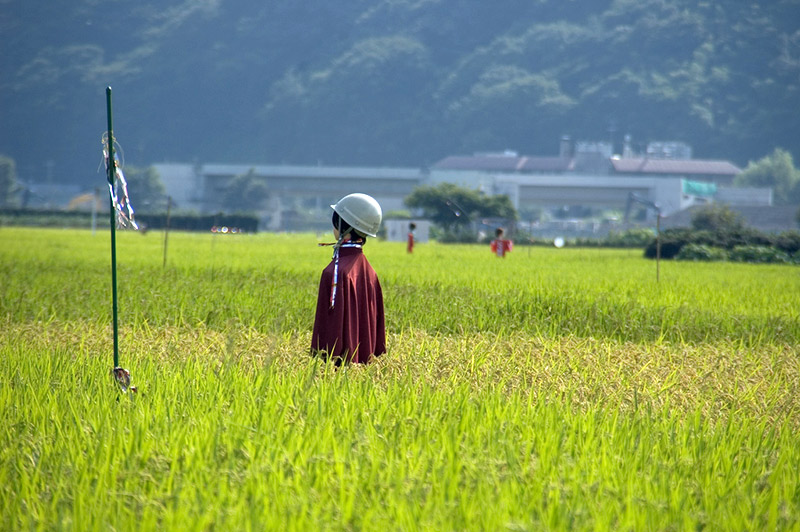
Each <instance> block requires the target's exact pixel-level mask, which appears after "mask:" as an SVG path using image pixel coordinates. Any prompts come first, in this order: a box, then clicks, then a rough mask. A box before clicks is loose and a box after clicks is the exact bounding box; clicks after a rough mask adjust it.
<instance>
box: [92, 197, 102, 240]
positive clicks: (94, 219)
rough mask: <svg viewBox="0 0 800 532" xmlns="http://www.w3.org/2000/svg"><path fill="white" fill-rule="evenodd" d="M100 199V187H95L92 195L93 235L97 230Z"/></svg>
mask: <svg viewBox="0 0 800 532" xmlns="http://www.w3.org/2000/svg"><path fill="white" fill-rule="evenodd" d="M99 200H100V189H99V188H97V187H95V188H94V196H92V236H94V234H95V233H96V232H97V202H98V201H99Z"/></svg>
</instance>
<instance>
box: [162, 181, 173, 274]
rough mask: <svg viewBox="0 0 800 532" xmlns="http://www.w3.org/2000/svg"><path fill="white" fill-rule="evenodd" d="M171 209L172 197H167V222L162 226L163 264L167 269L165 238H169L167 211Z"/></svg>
mask: <svg viewBox="0 0 800 532" xmlns="http://www.w3.org/2000/svg"><path fill="white" fill-rule="evenodd" d="M171 207H172V196H167V222H166V223H165V224H164V264H163V267H164V268H166V267H167V238H168V237H169V211H170V208H171Z"/></svg>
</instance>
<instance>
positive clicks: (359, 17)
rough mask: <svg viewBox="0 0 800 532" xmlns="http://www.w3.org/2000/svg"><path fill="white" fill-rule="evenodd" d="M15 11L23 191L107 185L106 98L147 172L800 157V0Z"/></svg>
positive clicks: (195, 0) (2, 130)
mask: <svg viewBox="0 0 800 532" xmlns="http://www.w3.org/2000/svg"><path fill="white" fill-rule="evenodd" d="M0 6H2V8H1V9H0V34H1V35H2V47H3V51H2V54H0V154H5V155H8V156H11V157H13V158H14V159H15V160H16V161H17V168H18V173H19V174H20V177H21V178H23V179H32V178H41V177H42V176H43V174H44V173H45V171H46V170H45V169H46V168H50V172H51V173H52V174H53V175H52V176H51V177H54V178H55V179H59V180H62V181H66V182H80V183H85V182H89V181H90V180H94V179H97V174H96V170H97V165H98V163H99V162H100V148H101V145H100V139H101V135H102V133H103V131H104V129H105V125H106V124H105V96H104V89H105V87H106V86H107V85H110V86H112V87H113V91H114V92H113V94H114V115H115V126H116V127H115V129H116V134H117V137H118V139H119V141H120V142H121V144H122V146H123V148H124V149H125V156H126V158H127V162H128V163H130V164H135V165H147V164H150V163H153V162H160V161H179V162H189V161H197V162H243V163H248V162H253V163H267V164H279V163H293V164H294V163H296V164H317V163H322V164H330V165H332V164H342V165H403V166H424V165H428V164H431V163H433V162H435V161H436V160H438V159H440V158H442V157H445V156H447V155H451V154H460V153H470V152H473V151H478V150H484V151H485V150H500V149H506V148H510V149H515V150H518V151H520V152H522V153H525V154H540V155H554V154H555V153H557V150H558V139H559V137H560V136H561V135H562V134H570V135H571V136H572V137H573V138H575V139H586V140H609V139H613V140H614V142H615V143H616V144H617V147H618V149H619V146H620V145H621V141H622V137H623V135H625V134H626V133H629V134H631V135H632V136H633V139H634V142H635V143H641V144H644V143H646V142H647V141H649V140H682V141H685V142H687V143H689V144H691V145H692V146H693V147H694V153H695V156H696V157H707V158H725V159H730V160H732V161H734V162H736V163H738V164H740V165H744V164H746V163H747V161H748V160H751V159H757V158H760V157H762V156H764V155H766V154H768V153H769V152H771V151H772V150H773V148H775V147H776V146H780V147H783V148H786V149H788V150H789V151H790V152H792V153H793V154H794V155H795V157H798V156H800V119H798V116H797V110H798V109H800V30H799V29H798V21H800V3H799V2H797V1H796V0H772V1H770V2H761V3H756V2H742V1H739V0H613V1H612V0H585V1H578V0H525V1H523V0H505V1H501V2H487V1H486V0H460V1H455V0H450V1H445V0H351V1H348V2H336V1H332V0H270V1H268V2H262V1H255V0H251V1H238V2H237V1H233V0H164V1H155V0H108V1H99V0H49V1H48V2H29V1H27V0H5V1H0Z"/></svg>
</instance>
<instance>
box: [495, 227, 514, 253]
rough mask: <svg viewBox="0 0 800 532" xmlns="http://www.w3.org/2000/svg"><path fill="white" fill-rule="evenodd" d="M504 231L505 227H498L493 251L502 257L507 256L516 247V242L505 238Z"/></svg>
mask: <svg viewBox="0 0 800 532" xmlns="http://www.w3.org/2000/svg"><path fill="white" fill-rule="evenodd" d="M504 233H505V231H504V230H503V228H502V227H498V228H497V231H495V235H496V238H495V239H494V240H492V253H494V254H496V255H497V256H498V257H502V258H505V257H506V253H510V252H511V250H512V249H514V242H512V241H511V240H508V239H505V238H503V234H504Z"/></svg>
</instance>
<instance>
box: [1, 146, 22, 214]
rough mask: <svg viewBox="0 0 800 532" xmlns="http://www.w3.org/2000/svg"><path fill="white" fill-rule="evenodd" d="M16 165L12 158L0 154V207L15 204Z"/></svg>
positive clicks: (16, 186) (16, 187)
mask: <svg viewBox="0 0 800 532" xmlns="http://www.w3.org/2000/svg"><path fill="white" fill-rule="evenodd" d="M17 190H18V185H17V165H16V163H15V162H14V159H12V158H11V157H7V156H5V155H0V207H10V206H13V205H16V203H17V202H16V196H17Z"/></svg>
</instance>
